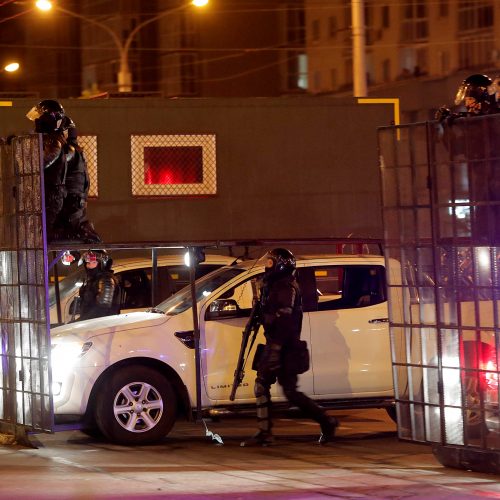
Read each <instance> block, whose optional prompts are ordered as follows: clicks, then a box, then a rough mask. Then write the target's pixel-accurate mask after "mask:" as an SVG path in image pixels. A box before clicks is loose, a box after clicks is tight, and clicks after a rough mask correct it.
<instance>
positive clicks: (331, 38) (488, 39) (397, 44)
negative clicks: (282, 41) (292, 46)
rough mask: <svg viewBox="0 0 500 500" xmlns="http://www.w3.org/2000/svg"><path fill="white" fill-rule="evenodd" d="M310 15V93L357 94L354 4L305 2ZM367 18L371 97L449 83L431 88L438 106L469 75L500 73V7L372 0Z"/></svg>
mask: <svg viewBox="0 0 500 500" xmlns="http://www.w3.org/2000/svg"><path fill="white" fill-rule="evenodd" d="M305 12H306V32H307V36H306V46H307V59H308V74H309V91H310V92H311V93H312V94H323V93H335V94H338V93H340V94H342V93H349V92H352V83H353V77H352V66H353V62H352V57H353V54H352V32H351V0H305ZM364 15H365V26H366V78H367V83H368V89H369V93H370V95H372V94H373V95H377V94H379V93H382V94H384V93H386V92H391V91H392V93H393V94H398V93H399V92H400V91H401V90H402V89H403V87H404V88H405V90H404V93H406V94H408V92H409V93H410V94H411V92H412V90H411V89H412V87H414V88H415V90H416V91H417V90H419V91H420V92H421V91H422V82H432V81H437V80H444V82H443V83H442V84H441V85H440V86H435V85H431V86H429V88H431V87H432V92H431V95H430V96H429V98H430V99H431V100H435V102H436V103H437V102H440V101H442V100H443V98H445V97H446V96H448V99H450V96H449V95H448V94H449V91H450V90H451V88H453V86H454V85H455V82H457V81H459V80H460V79H461V78H462V76H463V75H464V74H465V75H466V74H469V73H474V72H483V71H485V72H486V71H489V72H491V71H495V69H496V68H499V67H500V52H499V50H500V34H499V33H500V2H498V1H495V0H365V2H364ZM499 71H500V70H499ZM448 80H450V81H449V82H448ZM417 81H418V82H420V84H418V85H416V82H417ZM439 88H440V89H442V90H443V95H442V96H441V95H439ZM436 89H437V91H438V93H437V94H435V93H434V90H436Z"/></svg>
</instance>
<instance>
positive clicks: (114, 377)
mask: <svg viewBox="0 0 500 500" xmlns="http://www.w3.org/2000/svg"><path fill="white" fill-rule="evenodd" d="M176 413H177V400H176V396H175V392H174V390H173V388H172V385H171V384H170V382H169V381H168V380H167V379H166V378H165V377H164V376H163V375H162V374H160V373H158V372H156V371H155V370H153V369H152V368H148V367H146V366H128V367H125V368H122V369H119V370H117V371H115V372H114V373H112V374H111V375H110V376H109V378H108V379H107V380H106V381H105V382H104V384H103V388H102V390H101V392H100V393H99V396H98V398H97V403H96V413H95V415H96V421H97V425H98V426H99V429H101V431H102V433H103V434H104V435H105V436H106V437H107V438H108V439H109V440H110V441H112V442H114V443H118V444H125V445H138V444H147V443H153V442H155V441H158V440H160V439H161V438H163V437H164V436H166V435H167V434H168V432H169V431H170V429H172V426H173V425H174V422H175V417H176Z"/></svg>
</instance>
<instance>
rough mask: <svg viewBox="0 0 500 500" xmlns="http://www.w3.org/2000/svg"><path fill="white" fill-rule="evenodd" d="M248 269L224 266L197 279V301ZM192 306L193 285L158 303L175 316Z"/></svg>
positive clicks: (168, 313) (166, 311)
mask: <svg viewBox="0 0 500 500" xmlns="http://www.w3.org/2000/svg"><path fill="white" fill-rule="evenodd" d="M246 271H247V270H246V269H241V268H237V267H236V268H235V267H230V268H228V267H223V268H221V269H219V270H217V271H214V272H213V273H210V274H207V275H206V276H204V277H203V278H201V279H199V280H196V302H199V301H200V300H202V299H204V298H206V297H208V296H209V295H210V294H211V293H212V292H213V291H214V290H216V289H217V288H219V287H220V286H221V285H223V284H224V283H227V282H228V281H229V280H231V279H233V278H234V277H235V276H238V274H241V273H244V272H246ZM191 306H192V302H191V287H190V286H186V287H184V288H183V289H182V290H181V291H180V292H178V293H176V294H175V295H172V297H170V298H168V299H167V300H165V301H163V302H162V303H161V304H158V306H156V308H157V309H160V310H161V311H163V312H164V313H165V314H166V315H167V316H175V315H176V314H180V313H181V312H184V311H185V310H186V309H189V308H190V307H191Z"/></svg>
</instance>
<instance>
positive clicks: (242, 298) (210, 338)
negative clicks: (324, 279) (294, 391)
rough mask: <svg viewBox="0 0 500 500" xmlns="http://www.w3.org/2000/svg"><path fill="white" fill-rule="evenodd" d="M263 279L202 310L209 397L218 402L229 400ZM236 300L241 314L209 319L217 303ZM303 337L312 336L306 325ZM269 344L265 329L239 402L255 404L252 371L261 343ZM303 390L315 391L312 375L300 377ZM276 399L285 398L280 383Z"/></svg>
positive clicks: (244, 284) (251, 281)
mask: <svg viewBox="0 0 500 500" xmlns="http://www.w3.org/2000/svg"><path fill="white" fill-rule="evenodd" d="M260 277H261V275H259V276H253V277H251V278H249V279H248V278H247V279H246V280H244V281H242V282H240V283H239V284H238V285H236V286H233V287H232V288H230V289H229V290H226V291H224V292H223V293H221V294H219V295H218V296H216V297H214V300H213V301H211V302H208V303H207V305H206V307H204V309H203V310H202V311H201V317H200V320H201V322H200V324H202V325H203V326H202V328H203V329H204V335H205V356H204V363H203V375H204V381H205V387H206V391H207V395H208V397H209V398H210V399H211V400H214V401H227V400H229V394H230V392H231V387H232V383H233V378H234V371H235V368H236V362H237V359H238V354H239V351H240V346H241V337H242V335H241V334H242V331H243V329H244V328H245V325H246V323H247V321H248V318H249V316H250V311H251V308H252V301H253V298H254V296H256V293H257V280H258V279H259V278H260ZM224 299H232V300H234V301H236V303H237V305H238V311H237V314H234V315H232V317H228V318H217V319H207V311H209V310H210V307H211V305H215V304H214V303H215V302H216V301H217V300H224ZM303 329H304V330H305V331H303V333H302V338H306V339H307V338H308V337H309V327H308V324H307V323H306V324H303ZM259 343H265V339H264V333H263V329H262V327H261V328H260V330H259V333H258V336H257V339H256V341H255V344H254V346H253V348H252V351H251V352H250V355H249V357H248V361H247V365H246V369H245V377H244V379H243V383H242V384H241V386H240V387H239V389H238V391H237V392H236V401H237V402H240V403H241V402H246V401H248V402H252V401H253V400H254V383H255V376H256V372H255V371H254V370H252V369H251V366H252V361H253V357H254V354H255V348H256V346H257V344H259ZM300 388H301V390H303V391H305V392H310V391H312V374H310V372H309V375H307V374H304V375H301V377H300ZM271 394H272V396H274V397H277V398H280V397H282V393H281V391H280V390H279V388H278V384H274V385H273V387H272V389H271Z"/></svg>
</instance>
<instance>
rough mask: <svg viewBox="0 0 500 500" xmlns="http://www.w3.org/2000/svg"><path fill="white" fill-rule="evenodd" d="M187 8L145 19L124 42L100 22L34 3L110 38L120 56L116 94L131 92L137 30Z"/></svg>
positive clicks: (46, 0) (41, 0)
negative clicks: (131, 54)
mask: <svg viewBox="0 0 500 500" xmlns="http://www.w3.org/2000/svg"><path fill="white" fill-rule="evenodd" d="M208 2H209V0H191V5H194V6H195V7H204V6H205V5H207V4H208ZM188 6H189V3H186V4H185V5H180V6H179V7H174V8H173V9H168V10H165V11H163V12H160V13H159V14H157V15H156V16H153V17H151V18H149V19H146V20H145V21H143V22H142V23H139V24H138V25H137V26H136V27H135V28H134V29H133V30H132V31H131V32H130V33H129V34H128V36H127V38H126V39H125V40H123V39H122V38H121V37H120V36H119V35H118V34H117V33H116V32H115V31H114V30H112V29H111V28H110V27H109V26H108V25H107V24H105V23H102V22H100V21H96V20H95V19H92V18H90V17H87V16H84V15H82V14H78V13H77V12H72V11H70V10H67V9H65V8H63V7H59V6H55V5H53V4H52V2H51V1H50V0H38V1H37V2H36V7H37V8H38V9H40V10H43V11H48V10H50V9H51V8H52V7H54V9H56V10H58V11H59V12H62V13H63V14H66V15H68V16H71V17H76V18H77V19H81V20H82V21H85V22H87V23H90V24H92V25H94V26H97V27H99V28H101V29H103V30H104V31H106V32H107V33H108V34H109V35H110V36H111V39H112V40H113V43H114V44H115V45H116V48H117V49H118V53H119V55H120V69H119V71H118V92H131V91H132V73H131V71H130V68H129V64H128V54H129V50H130V45H131V44H132V40H133V38H134V36H135V35H136V34H137V32H138V31H139V30H141V29H142V28H144V26H147V25H148V24H150V23H152V22H154V21H158V20H159V19H161V18H163V17H165V16H168V15H170V14H173V13H175V12H179V11H182V10H184V9H186V8H187V7H188Z"/></svg>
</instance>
